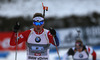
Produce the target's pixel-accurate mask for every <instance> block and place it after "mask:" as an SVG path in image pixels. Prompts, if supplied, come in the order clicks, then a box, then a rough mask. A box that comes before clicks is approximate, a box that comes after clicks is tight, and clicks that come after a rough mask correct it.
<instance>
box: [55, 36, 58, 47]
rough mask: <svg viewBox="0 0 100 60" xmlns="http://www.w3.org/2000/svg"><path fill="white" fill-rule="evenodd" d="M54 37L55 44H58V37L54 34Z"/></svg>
mask: <svg viewBox="0 0 100 60" xmlns="http://www.w3.org/2000/svg"><path fill="white" fill-rule="evenodd" d="M54 38H55V42H56V45H57V46H59V39H58V37H57V36H55V37H54Z"/></svg>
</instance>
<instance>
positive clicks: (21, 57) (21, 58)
mask: <svg viewBox="0 0 100 60" xmlns="http://www.w3.org/2000/svg"><path fill="white" fill-rule="evenodd" d="M67 50H68V49H60V50H59V53H60V57H61V58H62V57H63V55H64V54H65V53H66V52H67ZM95 51H96V53H97V60H100V50H95ZM26 56H27V55H26V51H18V55H17V60H27V59H26V58H27V57H26ZM57 57H58V55H57V52H54V53H50V56H49V58H50V60H58V59H57ZM69 58H70V60H72V56H69ZM89 59H90V60H92V56H91V55H89ZM0 60H15V52H14V51H13V52H10V55H9V56H8V57H7V58H0Z"/></svg>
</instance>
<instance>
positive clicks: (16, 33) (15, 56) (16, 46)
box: [15, 32, 18, 60]
mask: <svg viewBox="0 0 100 60" xmlns="http://www.w3.org/2000/svg"><path fill="white" fill-rule="evenodd" d="M16 35H17V40H16V52H15V60H17V47H18V32H17V33H16Z"/></svg>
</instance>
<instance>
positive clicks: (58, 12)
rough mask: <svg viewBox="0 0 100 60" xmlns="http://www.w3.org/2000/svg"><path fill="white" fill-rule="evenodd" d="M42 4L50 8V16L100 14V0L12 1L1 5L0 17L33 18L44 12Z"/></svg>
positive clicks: (47, 13)
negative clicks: (35, 14) (37, 13)
mask: <svg viewBox="0 0 100 60" xmlns="http://www.w3.org/2000/svg"><path fill="white" fill-rule="evenodd" d="M42 2H43V3H44V5H45V6H48V7H49V10H48V12H46V17H48V16H58V17H62V16H69V15H72V14H75V15H86V14H88V13H92V12H94V11H96V12H99V13H100V0H11V2H5V3H0V16H7V17H16V16H24V17H27V16H31V17H32V16H33V14H34V13H36V12H42V11H43V10H42Z"/></svg>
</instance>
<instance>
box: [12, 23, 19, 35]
mask: <svg viewBox="0 0 100 60" xmlns="http://www.w3.org/2000/svg"><path fill="white" fill-rule="evenodd" d="M19 28H20V24H19V22H16V24H15V25H14V28H13V29H14V32H15V33H17V32H18V30H19Z"/></svg>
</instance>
